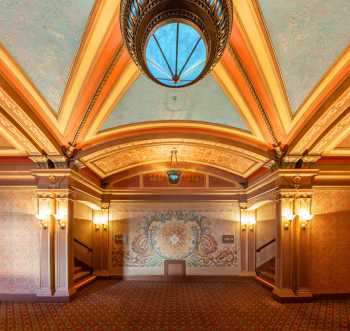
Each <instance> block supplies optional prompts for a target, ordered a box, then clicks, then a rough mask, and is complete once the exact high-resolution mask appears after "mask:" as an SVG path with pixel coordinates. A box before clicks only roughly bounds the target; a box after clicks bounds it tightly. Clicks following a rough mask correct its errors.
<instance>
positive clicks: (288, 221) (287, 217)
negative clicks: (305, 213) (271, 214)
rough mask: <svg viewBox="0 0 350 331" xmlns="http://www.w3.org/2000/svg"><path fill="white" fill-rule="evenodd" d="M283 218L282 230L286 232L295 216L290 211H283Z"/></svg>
mask: <svg viewBox="0 0 350 331" xmlns="http://www.w3.org/2000/svg"><path fill="white" fill-rule="evenodd" d="M282 216H283V218H284V219H285V220H286V221H285V222H284V229H285V230H288V229H289V226H290V224H291V223H292V221H293V219H294V217H295V215H294V214H293V213H292V211H291V210H290V209H285V210H284V211H283V214H282Z"/></svg>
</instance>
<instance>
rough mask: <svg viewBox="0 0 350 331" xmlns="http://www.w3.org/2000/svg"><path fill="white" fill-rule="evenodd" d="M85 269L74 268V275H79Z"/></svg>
mask: <svg viewBox="0 0 350 331" xmlns="http://www.w3.org/2000/svg"><path fill="white" fill-rule="evenodd" d="M82 270H83V267H74V273H75V274H77V273H78V272H80V271H82Z"/></svg>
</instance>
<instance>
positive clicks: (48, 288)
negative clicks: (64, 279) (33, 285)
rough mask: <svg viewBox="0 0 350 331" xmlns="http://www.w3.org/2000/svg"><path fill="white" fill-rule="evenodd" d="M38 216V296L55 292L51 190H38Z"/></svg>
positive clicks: (53, 210)
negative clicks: (39, 227)
mask: <svg viewBox="0 0 350 331" xmlns="http://www.w3.org/2000/svg"><path fill="white" fill-rule="evenodd" d="M37 202H38V207H37V218H38V220H39V222H40V226H41V230H40V276H39V288H38V290H37V296H40V297H51V296H53V295H54V293H55V220H54V215H53V214H54V213H55V197H54V194H53V193H51V192H43V191H41V192H38V195H37Z"/></svg>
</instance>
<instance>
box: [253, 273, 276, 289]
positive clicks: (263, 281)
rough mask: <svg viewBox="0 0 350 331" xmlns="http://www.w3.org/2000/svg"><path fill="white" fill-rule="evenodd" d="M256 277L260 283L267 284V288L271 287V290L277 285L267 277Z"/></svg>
mask: <svg viewBox="0 0 350 331" xmlns="http://www.w3.org/2000/svg"><path fill="white" fill-rule="evenodd" d="M255 279H256V280H257V281H258V282H259V283H260V284H262V285H263V286H265V287H267V288H269V289H271V290H272V289H274V287H275V283H274V282H272V281H271V280H270V279H265V277H264V276H261V275H257V276H256V277H255Z"/></svg>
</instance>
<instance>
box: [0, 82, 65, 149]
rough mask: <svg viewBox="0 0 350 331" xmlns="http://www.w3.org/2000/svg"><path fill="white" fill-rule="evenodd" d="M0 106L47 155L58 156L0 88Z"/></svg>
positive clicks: (31, 122)
mask: <svg viewBox="0 0 350 331" xmlns="http://www.w3.org/2000/svg"><path fill="white" fill-rule="evenodd" d="M0 106H1V107H2V108H3V109H4V110H5V111H6V112H7V113H8V114H9V115H10V116H11V117H12V118H14V119H15V120H16V122H17V123H18V124H19V125H21V127H22V128H23V129H24V130H25V131H26V132H27V133H28V134H29V136H30V137H32V138H33V139H34V140H35V142H36V143H37V144H38V145H39V146H41V147H42V149H43V150H44V151H45V152H46V153H47V154H54V155H55V154H59V153H60V151H58V150H57V148H56V147H55V146H54V145H53V144H52V142H51V141H50V140H49V139H48V138H47V137H46V135H45V134H44V133H43V132H42V131H41V130H40V129H39V128H38V126H37V125H36V124H35V123H34V121H33V120H32V119H31V118H30V117H29V116H28V115H27V114H26V113H25V111H24V110H23V109H21V108H20V107H19V106H18V105H17V104H16V103H15V101H14V100H13V99H12V98H11V97H10V96H9V95H8V94H7V93H6V92H5V91H4V90H3V89H2V88H0Z"/></svg>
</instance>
